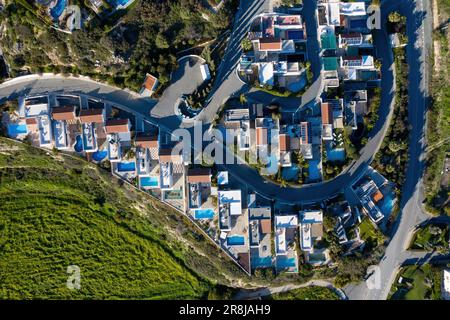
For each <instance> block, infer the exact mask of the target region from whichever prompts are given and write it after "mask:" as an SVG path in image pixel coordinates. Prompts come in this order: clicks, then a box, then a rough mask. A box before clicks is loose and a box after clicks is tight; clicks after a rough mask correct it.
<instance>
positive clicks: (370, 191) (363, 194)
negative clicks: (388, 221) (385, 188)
mask: <svg viewBox="0 0 450 320" xmlns="http://www.w3.org/2000/svg"><path fill="white" fill-rule="evenodd" d="M356 194H357V196H358V197H359V199H360V201H361V205H362V209H363V212H364V213H366V214H367V215H368V216H369V218H370V219H371V220H372V221H373V222H375V223H378V222H380V221H381V220H382V219H383V218H384V215H383V213H382V212H381V210H380V209H379V208H378V206H377V203H378V202H380V201H381V200H382V199H383V194H382V193H381V191H380V190H379V189H378V187H377V185H376V184H375V182H374V181H373V180H371V179H369V180H367V181H365V182H363V183H362V184H361V185H359V186H358V187H357V189H356Z"/></svg>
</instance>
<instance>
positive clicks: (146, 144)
mask: <svg viewBox="0 0 450 320" xmlns="http://www.w3.org/2000/svg"><path fill="white" fill-rule="evenodd" d="M135 144H136V146H137V147H141V148H149V149H150V148H158V136H157V135H152V136H150V135H138V136H137V137H136V139H135Z"/></svg>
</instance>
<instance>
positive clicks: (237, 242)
mask: <svg viewBox="0 0 450 320" xmlns="http://www.w3.org/2000/svg"><path fill="white" fill-rule="evenodd" d="M244 244H245V237H244V236H228V237H227V245H229V246H242V245H244Z"/></svg>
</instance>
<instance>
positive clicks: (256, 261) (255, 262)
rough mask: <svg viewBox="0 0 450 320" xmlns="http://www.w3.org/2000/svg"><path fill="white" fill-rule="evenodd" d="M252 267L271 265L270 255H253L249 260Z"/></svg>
mask: <svg viewBox="0 0 450 320" xmlns="http://www.w3.org/2000/svg"><path fill="white" fill-rule="evenodd" d="M251 266H252V268H264V267H271V266H272V257H264V258H260V257H253V258H252V260H251Z"/></svg>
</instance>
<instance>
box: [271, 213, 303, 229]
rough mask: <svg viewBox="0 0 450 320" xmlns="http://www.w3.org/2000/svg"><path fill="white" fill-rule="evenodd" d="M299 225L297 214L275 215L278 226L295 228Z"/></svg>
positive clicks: (276, 225)
mask: <svg viewBox="0 0 450 320" xmlns="http://www.w3.org/2000/svg"><path fill="white" fill-rule="evenodd" d="M297 226H298V216H297V215H288V216H275V227H276V228H295V227H297Z"/></svg>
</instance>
